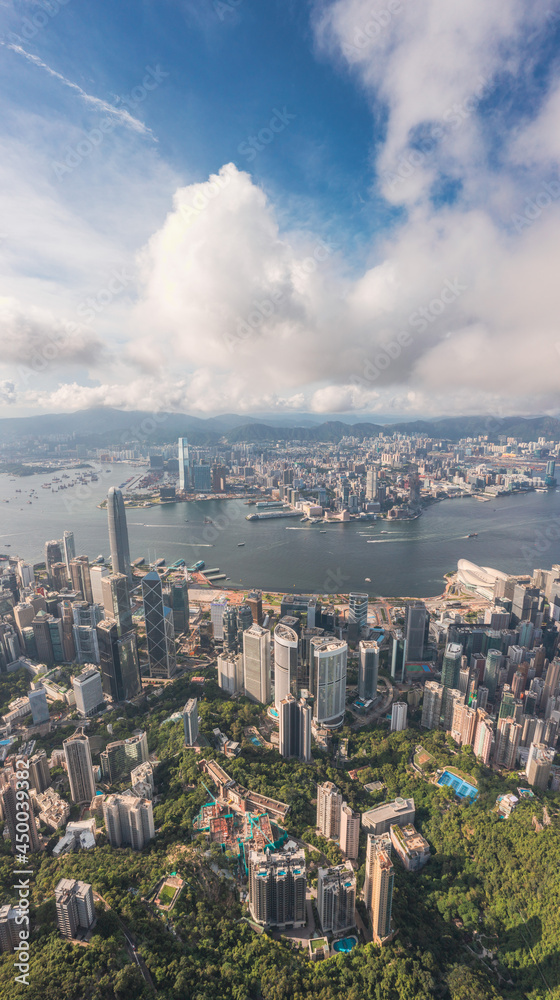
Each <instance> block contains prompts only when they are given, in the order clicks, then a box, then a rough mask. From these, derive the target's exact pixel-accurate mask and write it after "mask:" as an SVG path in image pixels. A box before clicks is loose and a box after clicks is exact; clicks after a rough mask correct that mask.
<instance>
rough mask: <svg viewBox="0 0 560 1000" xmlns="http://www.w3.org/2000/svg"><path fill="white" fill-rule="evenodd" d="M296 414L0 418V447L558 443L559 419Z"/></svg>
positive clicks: (103, 410) (97, 412)
mask: <svg viewBox="0 0 560 1000" xmlns="http://www.w3.org/2000/svg"><path fill="white" fill-rule="evenodd" d="M296 419H297V415H294V414H289V415H287V416H286V418H284V416H283V415H278V416H277V417H276V416H275V417H273V418H271V419H270V420H266V421H265V420H263V419H262V418H261V419H259V420H256V419H254V418H253V417H248V416H239V415H238V414H236V413H225V414H221V415H220V416H218V417H209V418H208V419H203V418H200V417H192V416H189V415H188V414H186V413H158V414H153V413H150V412H148V411H144V410H133V411H126V410H117V409H112V408H111V407H97V408H95V409H90V410H78V411H77V412H75V413H47V414H42V415H40V416H32V417H4V418H0V445H2V444H9V443H11V442H15V441H23V440H25V439H27V440H30V439H33V438H39V437H42V438H44V437H47V436H49V435H55V434H74V435H75V439H76V441H78V442H79V443H82V444H85V445H89V446H91V447H104V446H109V445H117V444H122V445H123V446H124V445H125V444H127V443H134V442H135V441H136V442H140V443H143V444H154V445H157V444H164V443H168V442H170V441H174V440H175V439H176V438H178V437H182V436H184V437H188V438H189V441H191V443H192V444H194V445H213V444H218V442H219V441H221V440H226V441H227V442H229V443H230V444H236V443H241V442H247V443H255V444H258V443H261V442H262V443H265V442H268V441H271V442H272V441H302V442H309V443H312V442H320V441H324V442H325V443H337V442H338V441H340V440H341V438H343V437H348V436H352V437H356V438H359V439H362V438H368V437H375V436H376V435H378V434H379V433H385V434H391V433H394V432H395V433H401V434H422V435H427V436H429V437H434V438H443V439H445V440H449V441H457V440H459V438H462V437H478V435H479V434H487V435H488V437H489V438H490V439H491V440H492V441H497V440H498V438H499V436H506V437H517V438H519V439H521V440H524V441H537V440H538V439H539V438H540V437H544V438H546V439H547V440H554V441H559V440H560V420H558V419H556V417H519V416H513V417H502V418H497V417H493V416H484V415H481V416H474V417H471V416H469V417H438V418H436V419H434V420H414V421H408V422H400V423H394V424H383V425H382V424H376V423H372V422H369V421H364V422H357V423H356V422H354V421H355V418H354V417H351V418H349V419H348V420H344V419H339V420H334V419H333V420H331V419H329V420H325V421H323V422H322V423H313V421H312V420H311V419H310V418H309V417H308V415H307V414H303V415H302V419H303V421H304V424H303V425H299V426H298V425H297V423H295V421H296Z"/></svg>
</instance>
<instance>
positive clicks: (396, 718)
mask: <svg viewBox="0 0 560 1000" xmlns="http://www.w3.org/2000/svg"><path fill="white" fill-rule="evenodd" d="M407 714H408V705H407V703H406V701H395V702H393V707H392V709H391V732H392V733H400V732H402V730H403V729H406V718H407Z"/></svg>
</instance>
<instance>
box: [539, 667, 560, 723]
mask: <svg viewBox="0 0 560 1000" xmlns="http://www.w3.org/2000/svg"><path fill="white" fill-rule="evenodd" d="M559 686H560V657H557V658H556V659H554V660H552V662H551V663H549V664H548V667H547V668H546V677H545V679H544V688H543V693H542V696H541V705H542V706H543V708H544V709H545V710H546V707H547V705H548V699H549V698H552V696H553V695H554V694H556V692H557V691H558V687H559Z"/></svg>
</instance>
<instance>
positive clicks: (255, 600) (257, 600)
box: [247, 590, 263, 625]
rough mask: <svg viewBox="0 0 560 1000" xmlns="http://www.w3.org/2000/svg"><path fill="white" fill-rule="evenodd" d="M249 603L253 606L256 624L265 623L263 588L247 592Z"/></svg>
mask: <svg viewBox="0 0 560 1000" xmlns="http://www.w3.org/2000/svg"><path fill="white" fill-rule="evenodd" d="M247 604H248V605H249V607H250V608H251V614H252V616H253V621H254V623H255V625H262V623H263V606H262V590H251V591H250V593H248V594H247Z"/></svg>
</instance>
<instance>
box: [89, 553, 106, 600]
mask: <svg viewBox="0 0 560 1000" xmlns="http://www.w3.org/2000/svg"><path fill="white" fill-rule="evenodd" d="M110 572H111V571H110V569H109V567H108V566H105V565H102V564H101V563H95V564H94V565H93V566H90V568H89V578H90V580H91V593H92V597H93V603H94V604H104V603H105V596H104V594H103V580H104V579H105V578H106V577H108V576H110Z"/></svg>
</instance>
